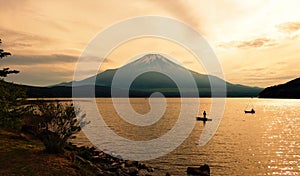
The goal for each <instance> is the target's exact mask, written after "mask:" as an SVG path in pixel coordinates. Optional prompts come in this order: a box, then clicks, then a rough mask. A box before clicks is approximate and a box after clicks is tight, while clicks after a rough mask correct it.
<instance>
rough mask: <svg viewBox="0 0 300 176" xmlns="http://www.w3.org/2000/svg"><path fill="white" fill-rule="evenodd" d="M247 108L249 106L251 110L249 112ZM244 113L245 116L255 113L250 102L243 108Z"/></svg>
mask: <svg viewBox="0 0 300 176" xmlns="http://www.w3.org/2000/svg"><path fill="white" fill-rule="evenodd" d="M251 99H252V98H251ZM249 106H250V108H251V110H249ZM244 112H245V114H254V113H255V110H254V106H253V104H252V102H251V100H250V101H249V103H248V104H247V106H246V107H245V110H244Z"/></svg>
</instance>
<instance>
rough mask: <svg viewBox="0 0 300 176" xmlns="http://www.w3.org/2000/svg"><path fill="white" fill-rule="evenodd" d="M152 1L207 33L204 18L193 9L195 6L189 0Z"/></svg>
mask: <svg viewBox="0 0 300 176" xmlns="http://www.w3.org/2000/svg"><path fill="white" fill-rule="evenodd" d="M150 2H152V3H156V4H157V5H158V6H159V7H162V8H163V9H164V10H166V11H168V12H169V13H171V14H172V15H174V16H175V17H176V18H178V19H181V20H182V21H183V22H185V23H188V24H190V25H191V26H193V27H197V28H200V30H201V31H200V32H201V33H205V30H204V28H203V25H201V24H202V23H203V20H204V19H203V18H202V17H201V16H199V14H197V13H196V12H194V11H193V10H194V8H193V6H192V5H191V4H189V3H188V2H187V1H173V0H164V1H160V0H151V1H150Z"/></svg>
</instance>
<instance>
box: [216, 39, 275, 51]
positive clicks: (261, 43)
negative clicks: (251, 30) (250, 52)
mask: <svg viewBox="0 0 300 176" xmlns="http://www.w3.org/2000/svg"><path fill="white" fill-rule="evenodd" d="M277 44H278V43H277V42H276V40H275V39H271V38H266V37H259V38H254V39H251V40H244V41H230V42H227V43H225V42H224V43H221V44H219V46H220V47H223V48H240V49H248V48H262V47H271V46H275V45H277Z"/></svg>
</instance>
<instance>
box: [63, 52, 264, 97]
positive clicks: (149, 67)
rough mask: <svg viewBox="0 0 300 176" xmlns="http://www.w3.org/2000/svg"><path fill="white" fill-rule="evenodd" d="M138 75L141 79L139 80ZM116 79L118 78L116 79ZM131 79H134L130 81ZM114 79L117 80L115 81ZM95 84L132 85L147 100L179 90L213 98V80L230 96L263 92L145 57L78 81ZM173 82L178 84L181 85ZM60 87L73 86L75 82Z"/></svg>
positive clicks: (110, 85)
mask: <svg viewBox="0 0 300 176" xmlns="http://www.w3.org/2000/svg"><path fill="white" fill-rule="evenodd" d="M141 73H142V74H141ZM136 75H139V76H137V77H136ZM189 75H190V76H191V77H189ZM114 76H115V77H117V78H114ZM128 78H133V79H131V80H129V79H128ZM191 78H193V79H191ZM113 79H116V80H114V81H113ZM94 80H96V81H95V85H96V86H100V87H111V88H114V89H122V90H123V89H124V90H126V89H127V88H128V83H131V85H130V90H132V91H133V92H139V93H141V92H142V94H143V95H144V94H146V96H148V95H150V94H151V93H153V92H157V91H158V92H162V93H163V94H164V95H165V96H180V94H179V91H178V86H179V87H180V89H181V90H183V91H185V92H197V93H199V95H200V96H206V97H208V96H211V85H210V82H209V80H213V81H214V83H215V85H224V83H225V84H226V86H227V95H228V96H257V95H258V93H259V92H260V91H261V90H262V89H261V88H257V87H249V86H243V85H235V84H231V83H228V82H225V81H224V80H222V79H220V78H218V77H215V76H211V75H204V74H200V73H197V72H194V71H191V70H188V69H186V68H184V67H182V66H180V65H178V64H176V63H174V62H172V61H170V60H169V59H167V58H165V57H164V56H162V55H159V54H148V55H145V56H143V57H142V58H140V59H138V60H135V61H133V62H130V63H128V64H126V65H124V66H122V67H120V68H118V69H110V70H106V71H104V72H102V73H99V74H97V75H96V76H92V77H89V78H87V79H84V80H81V81H77V82H76V85H78V86H85V85H93V81H94ZM174 81H177V83H178V85H177V84H176V82H174ZM193 81H195V82H194V83H195V84H196V87H197V88H198V89H192V88H193V86H192V85H193ZM61 85H63V86H72V82H69V83H63V84H61ZM220 87H221V86H220ZM220 89H221V88H220ZM219 91H220V92H221V91H223V90H219ZM131 95H132V94H131ZM139 95H141V94H139ZM96 96H97V95H96ZM132 96H135V95H132Z"/></svg>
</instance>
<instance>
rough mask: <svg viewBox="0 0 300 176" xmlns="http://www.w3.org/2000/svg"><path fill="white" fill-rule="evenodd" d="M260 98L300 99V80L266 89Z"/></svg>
mask: <svg viewBox="0 0 300 176" xmlns="http://www.w3.org/2000/svg"><path fill="white" fill-rule="evenodd" d="M259 98H300V78H297V79H294V80H292V81H289V82H287V83H285V84H280V85H276V86H271V87H267V88H265V89H264V90H263V91H262V92H261V93H260V94H259Z"/></svg>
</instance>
